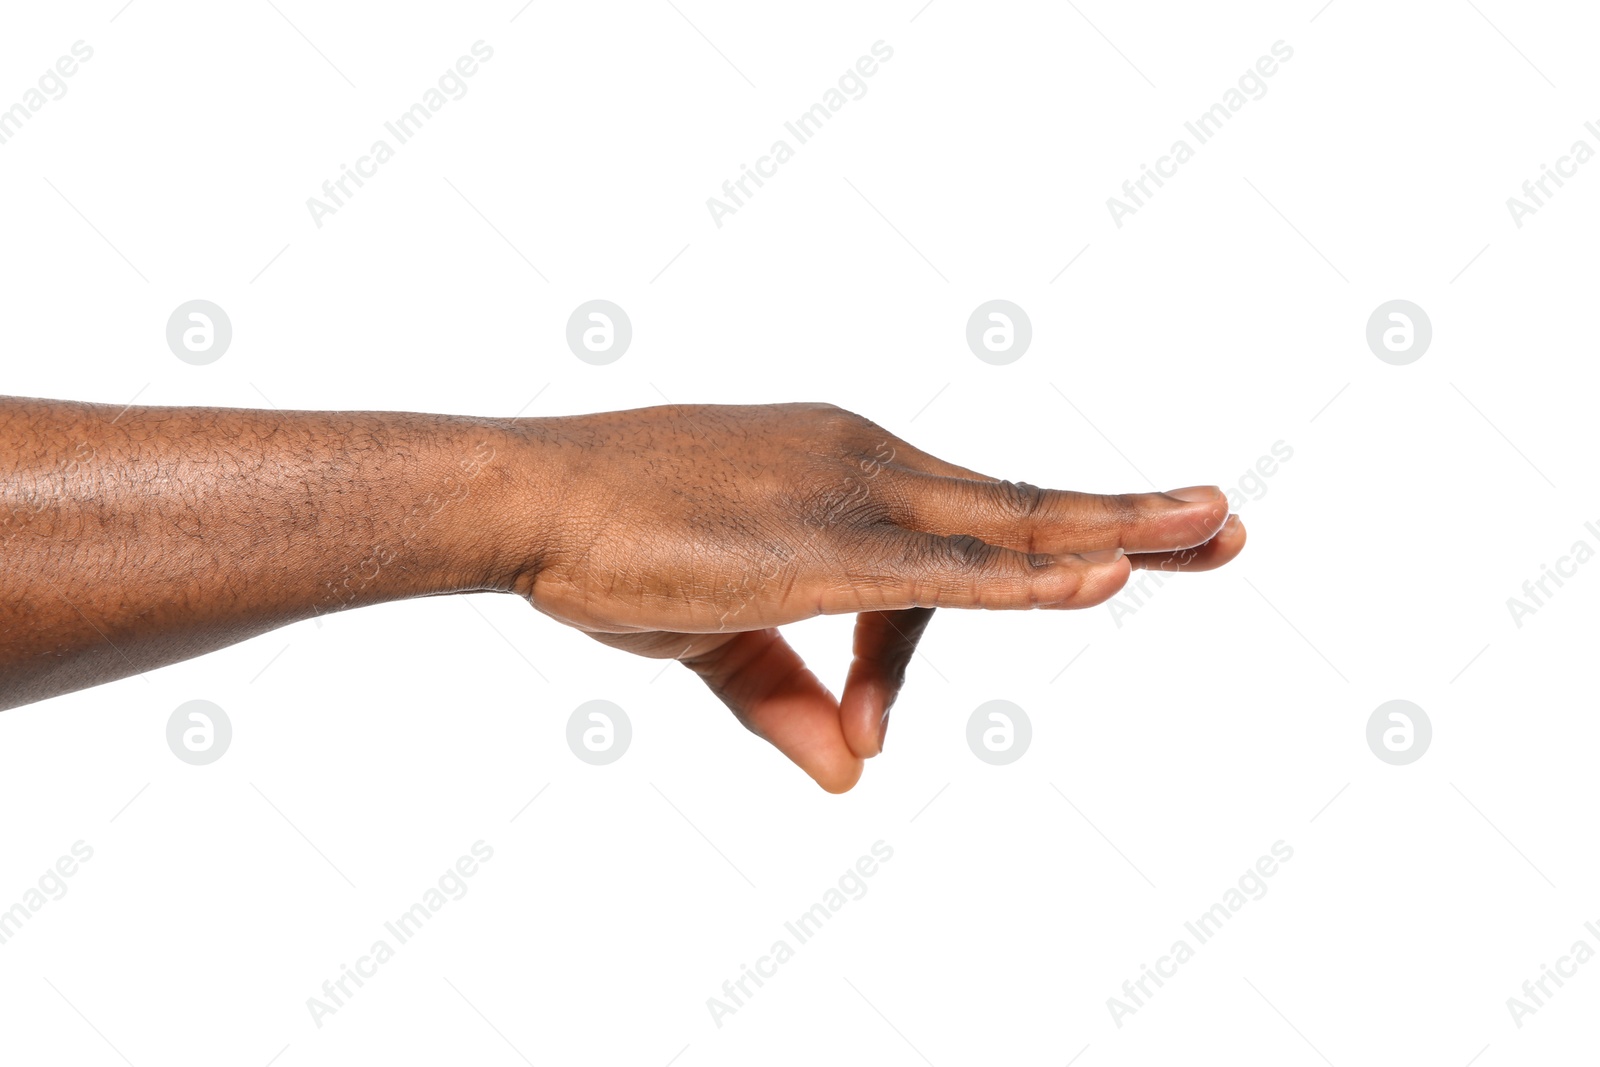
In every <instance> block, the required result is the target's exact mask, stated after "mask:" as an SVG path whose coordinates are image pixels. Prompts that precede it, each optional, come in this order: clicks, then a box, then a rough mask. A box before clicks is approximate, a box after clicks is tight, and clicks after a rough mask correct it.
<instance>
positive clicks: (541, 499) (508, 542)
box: [449, 419, 568, 596]
mask: <svg viewBox="0 0 1600 1067" xmlns="http://www.w3.org/2000/svg"><path fill="white" fill-rule="evenodd" d="M554 421H555V420H551V419H483V420H474V422H475V426H474V431H475V432H474V433H472V434H470V435H468V437H467V438H466V439H464V440H463V442H462V444H464V445H466V447H465V448H464V449H462V448H459V447H458V448H457V451H458V452H459V453H460V455H459V456H458V457H457V458H456V459H455V461H454V470H453V471H452V472H450V475H449V477H450V478H452V479H453V480H454V482H455V489H454V491H455V492H456V493H458V494H460V499H462V500H463V501H464V502H467V504H468V506H466V507H463V508H462V509H461V511H460V516H459V518H460V519H461V522H460V523H459V533H458V538H459V542H460V544H461V546H462V555H461V558H462V560H463V563H464V565H465V571H464V573H463V576H462V588H458V589H457V591H458V592H475V591H493V592H508V593H509V592H514V593H517V594H519V595H523V596H526V595H528V594H529V593H530V592H531V591H532V588H533V583H534V581H535V579H536V578H537V577H538V574H539V572H540V570H541V569H542V568H543V566H544V563H545V559H546V558H547V556H548V554H549V551H550V547H551V540H552V536H551V535H552V533H553V530H554V527H555V526H556V519H557V517H558V516H559V514H560V512H559V509H558V506H557V501H558V500H559V497H560V494H561V492H562V490H563V486H564V485H565V484H566V482H567V480H568V479H567V477H566V476H565V475H564V474H563V473H562V472H561V469H560V451H561V450H560V449H559V447H557V446H555V445H554V444H553V441H552V435H551V432H550V430H551V423H552V422H554Z"/></svg>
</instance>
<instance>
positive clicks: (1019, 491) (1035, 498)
mask: <svg viewBox="0 0 1600 1067" xmlns="http://www.w3.org/2000/svg"><path fill="white" fill-rule="evenodd" d="M994 488H995V492H996V493H998V494H999V497H1000V503H1001V506H1003V507H1004V508H1005V509H1006V511H1007V512H1009V513H1010V514H1012V515H1014V516H1016V517H1018V518H1022V519H1031V518H1034V517H1035V516H1037V515H1038V514H1039V513H1040V512H1041V511H1043V510H1044V507H1045V504H1046V502H1047V501H1048V499H1049V492H1048V491H1047V490H1044V489H1041V488H1039V487H1038V486H1037V485H1031V484H1029V483H1028V482H1012V481H1003V482H996V483H995V487H994Z"/></svg>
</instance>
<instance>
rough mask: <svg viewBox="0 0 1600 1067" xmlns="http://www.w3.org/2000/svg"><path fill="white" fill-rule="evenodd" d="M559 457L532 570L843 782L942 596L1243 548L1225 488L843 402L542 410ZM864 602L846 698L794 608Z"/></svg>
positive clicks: (623, 638)
mask: <svg viewBox="0 0 1600 1067" xmlns="http://www.w3.org/2000/svg"><path fill="white" fill-rule="evenodd" d="M524 426H525V427H526V429H527V433H528V437H529V440H530V441H531V442H532V443H533V445H534V447H535V448H536V449H537V451H538V452H539V453H540V457H539V459H538V460H537V461H536V465H537V466H539V467H540V468H541V469H544V470H546V471H548V472H549V474H550V477H551V479H552V480H551V482H550V483H549V484H548V485H546V487H545V489H544V492H543V495H544V496H545V497H546V498H547V500H549V501H550V502H551V503H550V504H547V505H546V506H545V507H544V508H542V509H541V510H542V511H543V512H544V515H545V516H547V518H545V519H544V520H543V522H542V523H541V525H542V526H543V527H544V529H543V533H542V535H541V537H542V541H541V543H540V544H539V545H538V546H537V549H536V552H535V554H534V555H535V560H534V562H533V564H532V565H530V566H529V567H528V568H527V569H526V570H524V571H523V572H522V573H521V574H520V576H519V577H518V579H517V580H516V582H515V584H514V587H515V589H516V590H517V592H518V593H520V594H521V595H523V596H526V597H527V598H528V599H529V600H530V601H531V602H532V603H533V606H534V607H536V608H538V609H539V610H540V611H541V612H543V613H545V614H546V615H549V616H551V617H552V618H555V619H557V620H559V621H561V622H564V623H566V624H567V625H569V626H574V627H577V628H578V629H580V630H583V631H585V632H587V633H589V634H590V635H591V636H593V637H594V638H596V639H597V640H599V641H602V642H604V643H606V644H608V645H612V646H613V647H616V648H621V649H626V650H627V651H630V652H634V653H636V654H638V655H642V656H648V657H653V658H663V659H677V660H679V661H680V662H682V663H683V664H685V665H686V666H688V667H689V668H690V669H691V670H693V671H694V672H695V673H696V674H698V675H699V676H700V677H701V678H703V679H704V680H705V682H706V684H707V685H708V686H710V688H711V690H712V691H713V692H714V693H716V694H717V696H718V697H720V698H721V699H722V700H723V702H724V703H726V704H727V705H728V707H729V708H731V709H732V710H733V713H734V714H735V715H736V716H738V718H739V721H740V722H742V723H744V725H745V726H747V727H748V728H749V729H750V730H752V731H753V732H754V733H756V734H757V735H759V736H761V737H763V738H765V739H766V740H768V741H770V742H771V743H772V744H773V745H776V746H777V747H778V749H779V750H781V751H782V752H783V753H784V754H785V755H786V756H788V757H789V758H790V759H791V760H793V761H794V762H795V763H796V764H798V765H799V766H800V768H801V769H802V770H804V771H805V772H806V773H807V774H809V775H811V777H812V778H814V779H815V780H816V781H817V783H818V784H819V785H821V786H822V787H823V788H824V789H826V790H828V791H830V792H843V791H845V790H847V789H849V788H850V787H851V786H853V785H854V784H855V783H856V781H857V780H858V779H859V778H860V776H861V771H862V761H863V760H864V759H866V758H869V757H871V756H875V755H877V754H878V753H879V752H881V751H882V749H883V738H884V733H885V731H886V729H887V727H888V717H889V708H890V707H891V705H892V704H893V703H894V700H895V697H896V695H897V694H898V693H899V690H900V686H901V682H902V679H903V677H904V675H905V671H906V667H907V664H908V663H909V662H910V659H911V657H912V655H913V653H914V652H915V650H916V646H917V641H918V639H919V638H920V637H921V636H922V632H923V630H924V629H925V628H926V627H927V625H928V621H929V619H930V617H931V615H932V612H933V609H934V608H937V607H951V608H998V609H1014V608H1081V607H1089V606H1092V605H1095V604H1100V603H1103V602H1104V601H1105V600H1107V599H1109V598H1110V597H1111V596H1113V595H1114V594H1115V593H1116V592H1117V590H1119V589H1121V588H1122V586H1123V584H1124V583H1125V582H1126V581H1127V579H1128V575H1129V572H1130V570H1131V569H1132V568H1134V567H1144V568H1152V569H1160V570H1168V571H1177V570H1209V569H1211V568H1213V567H1218V566H1221V565H1222V564H1224V563H1226V562H1228V561H1229V560H1231V559H1232V558H1233V557H1234V556H1236V555H1238V554H1239V551H1240V550H1241V549H1242V548H1243V547H1244V541H1245V533H1244V527H1243V526H1242V525H1241V524H1240V522H1239V520H1238V517H1237V516H1230V515H1229V514H1228V507H1227V501H1226V498H1225V497H1224V495H1223V493H1222V492H1221V491H1220V490H1218V489H1216V488H1213V487H1197V488H1192V489H1180V490H1174V491H1172V492H1169V493H1141V494H1132V495H1124V496H1093V495H1088V494H1083V493H1073V492H1065V491H1057V490H1048V489H1039V488H1036V487H1034V486H1031V485H1027V484H1025V483H1021V482H1010V481H1001V480H999V479H995V478H991V477H988V476H987V475H982V474H978V473H976V472H974V471H970V470H967V469H966V468H964V467H958V466H956V465H954V464H952V463H947V462H945V461H943V460H940V459H935V458H934V457H933V456H930V455H928V454H927V453H925V452H922V451H920V450H918V449H916V448H913V447H912V446H911V445H908V444H906V443H905V442H904V441H902V440H900V439H899V438H897V437H895V436H894V435H893V434H890V433H889V432H888V431H886V430H884V429H882V428H881V427H879V426H876V425H874V424H873V423H871V422H869V421H868V420H866V419H864V418H862V417H860V416H859V415H854V414H851V413H850V412H848V411H844V410H842V409H840V408H837V407H834V406H832V405H829V404H781V405H770V406H751V407H716V406H698V407H694V406H674V407H660V408H646V409H642V410H635V411H622V412H613V413H607V414H600V415H586V416H580V417H575V418H556V419H541V420H535V421H532V422H529V423H526V424H524ZM845 612H851V613H855V614H856V616H857V618H856V630H855V650H854V651H855V658H854V661H853V662H852V664H851V666H850V671H849V674H848V676H847V678H846V680H845V685H844V690H843V695H842V696H841V697H840V698H838V699H835V698H834V696H833V695H832V694H831V693H830V692H829V691H828V690H827V689H826V688H825V687H824V686H823V685H822V683H821V682H820V681H818V680H817V677H816V676H815V675H814V674H812V673H811V671H810V670H808V669H807V668H806V666H805V664H804V663H803V662H802V661H801V660H800V657H799V656H798V655H796V653H795V652H794V650H793V649H792V648H791V647H790V646H789V644H788V642H787V641H785V640H784V639H783V637H782V635H780V634H779V632H778V630H777V627H779V626H783V625H785V624H787V623H791V622H797V621H799V620H801V619H807V618H811V617H812V616H815V615H832V614H841V613H845Z"/></svg>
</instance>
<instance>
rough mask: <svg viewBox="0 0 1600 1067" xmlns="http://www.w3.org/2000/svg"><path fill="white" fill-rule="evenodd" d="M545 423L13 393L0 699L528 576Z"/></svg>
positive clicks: (1, 492)
mask: <svg viewBox="0 0 1600 1067" xmlns="http://www.w3.org/2000/svg"><path fill="white" fill-rule="evenodd" d="M530 436H531V431H530V424H529V423H526V422H511V421H508V420H491V419H474V418H461V417H451V416H440V415H420V414H409V413H389V412H275V411H247V410H232V409H220V408H134V407H130V408H128V409H126V410H119V409H117V408H115V407H107V406H101V405H92V404H75V403H64V402H57V401H47V400H25V399H9V398H8V399H0V545H3V557H0V605H3V608H0V610H3V612H4V615H3V618H0V707H14V706H16V705H18V704H23V703H27V702H29V701H32V700H38V699H42V698H44V697H47V696H53V695H56V694H58V693H64V692H69V691H71V690H74V689H80V688H83V687H85V686H90V685H95V684H98V683H101V682H105V681H110V680H112V679H115V678H120V677H124V676H126V675H129V674H134V673H137V672H139V671H143V670H149V669H151V668H152V667H156V666H160V665H162V664H166V663H171V662H175V661H177V660H181V659H186V658H189V657H191V656H196V655H199V654H201V653H204V652H208V651H211V650H212V649H216V648H220V647H222V646H224V645H227V644H230V643H232V642H235V641H239V640H242V639H244V638H247V637H251V636H253V635H255V634H258V633H261V632H264V631H266V630H269V629H272V628H274V627H277V626H281V625H284V624H287V623H290V622H295V621H298V620H301V619H305V618H309V617H312V616H314V615H318V614H323V613H327V612H332V611H338V610H341V609H343V608H348V607H358V606H361V605H365V604H374V603H380V602H383V601H389V600H397V599H403V598H406V597H413V596H426V595H433V594H439V593H449V592H460V591H466V590H476V589H510V588H512V587H513V585H514V584H515V583H516V582H517V581H518V580H519V578H524V577H525V575H526V572H527V570H528V568H529V567H530V561H531V560H535V559H536V558H537V555H538V546H537V532H538V531H537V526H538V524H537V521H536V516H535V515H534V514H532V513H531V512H533V511H534V510H535V509H534V508H533V507H531V506H530V502H531V501H533V500H534V499H536V498H537V496H538V491H537V490H536V489H535V482H536V480H537V478H536V476H537V472H536V471H532V470H530V469H529V466H530V465H529V463H528V462H527V456H526V452H527V447H528V441H529V438H530Z"/></svg>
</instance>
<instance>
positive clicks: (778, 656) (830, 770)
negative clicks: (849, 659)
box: [682, 629, 862, 793]
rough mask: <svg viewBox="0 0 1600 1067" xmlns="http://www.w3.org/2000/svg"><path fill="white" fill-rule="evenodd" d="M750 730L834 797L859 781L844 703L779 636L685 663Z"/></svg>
mask: <svg viewBox="0 0 1600 1067" xmlns="http://www.w3.org/2000/svg"><path fill="white" fill-rule="evenodd" d="M682 662H683V664H684V665H685V666H686V667H688V668H689V669H690V670H692V671H694V672H695V673H696V674H698V675H699V676H700V677H701V679H702V680H703V681H704V682H705V683H706V685H707V686H708V687H710V689H711V691H712V692H713V693H715V694H716V695H717V697H718V698H719V699H721V701H722V702H723V703H724V704H726V705H727V706H728V707H729V708H730V709H731V710H732V711H733V713H734V715H735V716H737V717H738V719H739V721H740V722H742V723H743V724H744V725H745V727H746V728H747V729H749V730H750V731H751V732H752V733H754V734H755V735H756V736H758V737H760V738H763V739H764V740H766V741H768V742H769V743H771V744H772V745H773V746H774V747H776V748H777V749H778V751H779V752H782V753H783V754H784V755H785V756H788V757H789V759H791V760H793V761H794V763H795V764H796V766H798V767H799V768H800V769H801V770H803V771H805V772H806V773H807V774H809V775H810V776H811V777H812V779H813V780H815V781H816V783H817V784H818V785H820V786H822V788H824V789H826V790H827V791H828V792H830V793H843V792H845V791H846V790H848V789H849V788H850V787H851V786H853V785H855V784H856V782H857V781H858V780H860V778H861V768H862V764H861V758H860V757H859V756H857V755H856V754H855V753H854V752H852V751H851V750H850V746H849V745H848V744H846V743H845V739H844V731H843V729H842V728H841V726H840V722H839V702H838V701H837V700H835V699H834V697H833V694H832V693H830V692H828V690H827V688H826V687H824V686H823V684H822V683H821V682H819V681H818V680H817V676H816V675H814V674H812V673H811V671H810V670H809V669H807V667H806V665H805V661H803V660H802V659H801V658H800V656H799V654H798V653H796V652H795V650H794V649H793V648H791V647H790V646H789V642H788V641H786V640H784V638H783V635H782V634H780V633H778V631H777V630H775V629H767V630H749V631H746V632H744V633H740V634H736V635H734V636H733V637H732V638H731V639H729V640H728V641H727V642H726V643H724V644H722V645H719V646H718V647H716V648H714V649H712V650H711V651H709V652H705V653H702V654H701V655H698V656H694V657H691V658H687V659H684V660H683V661H682Z"/></svg>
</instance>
